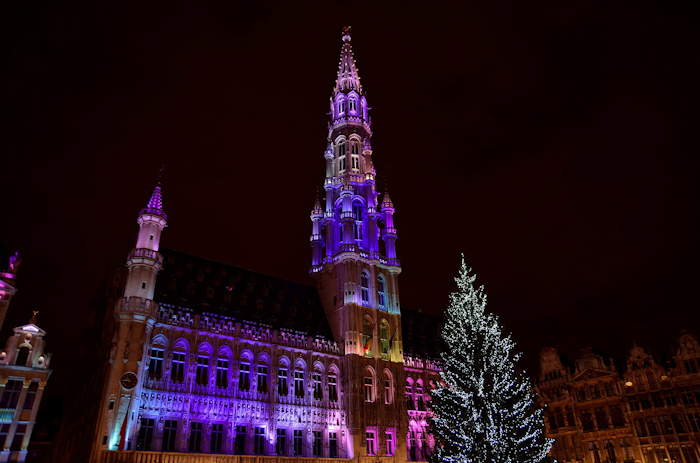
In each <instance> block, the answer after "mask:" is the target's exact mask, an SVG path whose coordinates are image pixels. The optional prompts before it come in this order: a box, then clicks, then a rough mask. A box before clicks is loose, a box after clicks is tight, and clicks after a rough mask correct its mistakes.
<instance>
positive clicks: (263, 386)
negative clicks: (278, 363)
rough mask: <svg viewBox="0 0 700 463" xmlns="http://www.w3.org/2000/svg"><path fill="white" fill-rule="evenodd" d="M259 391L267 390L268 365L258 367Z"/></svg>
mask: <svg viewBox="0 0 700 463" xmlns="http://www.w3.org/2000/svg"><path fill="white" fill-rule="evenodd" d="M258 392H267V367H266V366H259V367H258Z"/></svg>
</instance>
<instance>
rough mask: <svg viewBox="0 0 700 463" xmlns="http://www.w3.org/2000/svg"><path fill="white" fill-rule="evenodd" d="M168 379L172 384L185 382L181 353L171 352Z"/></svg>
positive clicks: (183, 357)
mask: <svg viewBox="0 0 700 463" xmlns="http://www.w3.org/2000/svg"><path fill="white" fill-rule="evenodd" d="M170 379H171V380H172V382H174V383H181V382H183V381H184V380H185V354H184V353H183V352H173V361H172V364H171V367H170Z"/></svg>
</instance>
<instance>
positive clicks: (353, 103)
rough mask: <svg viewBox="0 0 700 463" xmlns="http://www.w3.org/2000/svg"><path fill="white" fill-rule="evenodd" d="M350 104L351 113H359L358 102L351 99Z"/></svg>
mask: <svg viewBox="0 0 700 463" xmlns="http://www.w3.org/2000/svg"><path fill="white" fill-rule="evenodd" d="M349 103H350V112H352V113H354V112H355V111H357V100H355V99H354V98H350V100H349Z"/></svg>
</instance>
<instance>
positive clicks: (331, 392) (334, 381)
mask: <svg viewBox="0 0 700 463" xmlns="http://www.w3.org/2000/svg"><path fill="white" fill-rule="evenodd" d="M328 400H330V401H331V402H336V401H337V400H338V378H337V377H336V376H335V375H329V376H328Z"/></svg>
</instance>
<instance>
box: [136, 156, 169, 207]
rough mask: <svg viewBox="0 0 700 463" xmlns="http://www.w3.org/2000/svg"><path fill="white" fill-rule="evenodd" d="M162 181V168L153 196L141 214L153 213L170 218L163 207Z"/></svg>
mask: <svg viewBox="0 0 700 463" xmlns="http://www.w3.org/2000/svg"><path fill="white" fill-rule="evenodd" d="M162 183H163V169H162V168H161V170H160V172H159V173H158V182H157V183H156V186H155V188H153V193H151V197H150V199H149V200H148V203H147V204H146V207H144V208H143V209H141V215H144V214H153V215H157V216H160V217H162V218H164V219H167V218H168V216H167V215H166V214H165V210H164V209H163V192H162V191H161V189H162Z"/></svg>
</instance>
